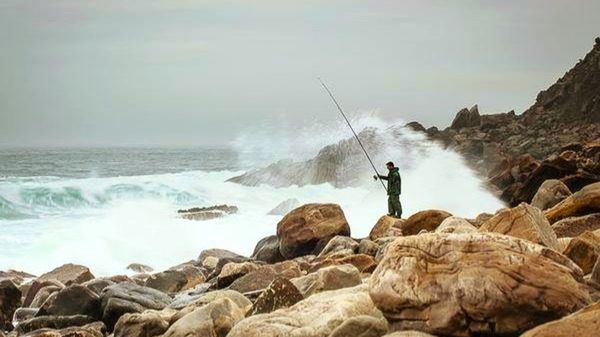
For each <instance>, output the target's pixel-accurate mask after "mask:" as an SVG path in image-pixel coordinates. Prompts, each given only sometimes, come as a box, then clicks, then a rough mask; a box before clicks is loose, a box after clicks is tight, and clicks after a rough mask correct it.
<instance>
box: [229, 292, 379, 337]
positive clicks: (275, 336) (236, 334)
mask: <svg viewBox="0 0 600 337" xmlns="http://www.w3.org/2000/svg"><path fill="white" fill-rule="evenodd" d="M364 316H368V317H371V318H373V319H374V320H373V321H372V323H370V324H358V325H357V326H358V327H360V329H356V330H352V329H349V330H346V331H347V334H346V335H345V337H359V336H366V335H365V334H364V333H365V331H368V330H371V329H379V328H380V327H381V326H386V325H387V324H386V322H385V318H384V317H383V315H382V314H381V312H380V311H379V310H378V309H377V308H376V307H375V306H374V305H373V302H372V301H371V299H370V298H369V295H368V292H367V288H366V286H365V285H359V286H356V287H352V288H344V289H339V290H333V291H327V292H323V293H319V294H315V295H313V296H311V297H309V298H307V299H305V300H302V301H300V302H298V303H296V304H295V305H293V306H291V307H289V308H284V309H279V310H276V311H273V312H271V313H268V314H260V315H255V316H251V317H248V318H246V319H244V320H243V321H241V322H239V323H238V324H237V325H236V326H234V327H233V329H231V331H230V332H229V335H227V337H280V336H299V337H300V336H310V337H329V336H330V335H331V334H332V333H333V331H334V330H335V329H336V328H338V327H339V326H340V325H342V324H343V323H344V322H347V321H349V320H351V319H353V318H356V317H364ZM382 334H383V333H382ZM337 336H340V335H339V334H338V335H337Z"/></svg>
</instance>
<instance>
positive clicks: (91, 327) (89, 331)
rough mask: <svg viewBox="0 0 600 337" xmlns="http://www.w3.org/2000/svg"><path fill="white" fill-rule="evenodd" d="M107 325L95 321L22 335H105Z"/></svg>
mask: <svg viewBox="0 0 600 337" xmlns="http://www.w3.org/2000/svg"><path fill="white" fill-rule="evenodd" d="M105 332H106V327H105V326H104V324H102V322H94V323H91V324H87V325H84V326H81V327H68V328H64V329H61V330H54V329H41V330H36V331H33V332H30V333H28V334H25V335H22V337H104V333H105Z"/></svg>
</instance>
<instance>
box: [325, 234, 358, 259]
mask: <svg viewBox="0 0 600 337" xmlns="http://www.w3.org/2000/svg"><path fill="white" fill-rule="evenodd" d="M357 249H358V242H356V241H355V240H354V239H353V238H351V237H349V236H341V235H338V236H335V237H333V238H332V239H331V240H329V242H328V243H327V245H326V246H325V248H323V250H322V251H321V253H320V254H319V256H326V255H330V254H336V253H340V252H345V253H349V254H353V253H354V252H355V251H356V250H357Z"/></svg>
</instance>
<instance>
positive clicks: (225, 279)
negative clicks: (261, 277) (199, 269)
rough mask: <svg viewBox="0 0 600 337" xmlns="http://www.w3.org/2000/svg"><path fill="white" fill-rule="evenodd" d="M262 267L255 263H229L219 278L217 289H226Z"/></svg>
mask: <svg viewBox="0 0 600 337" xmlns="http://www.w3.org/2000/svg"><path fill="white" fill-rule="evenodd" d="M259 267H260V266H259V265H258V264H256V263H253V262H241V263H235V262H229V263H228V264H226V265H225V266H224V267H223V268H222V269H221V273H220V274H219V276H218V277H217V287H218V288H225V287H227V286H229V285H230V284H231V283H232V282H233V281H235V280H237V279H238V278H240V277H242V276H244V275H246V274H248V273H249V272H251V271H254V270H256V269H258V268H259Z"/></svg>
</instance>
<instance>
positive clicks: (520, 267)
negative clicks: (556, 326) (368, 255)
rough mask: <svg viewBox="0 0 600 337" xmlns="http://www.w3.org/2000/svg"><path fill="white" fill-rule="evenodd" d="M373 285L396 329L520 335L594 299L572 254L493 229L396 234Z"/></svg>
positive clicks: (375, 297) (374, 296) (374, 295)
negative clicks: (495, 231)
mask: <svg viewBox="0 0 600 337" xmlns="http://www.w3.org/2000/svg"><path fill="white" fill-rule="evenodd" d="M369 286H370V294H371V298H372V299H373V302H374V303H375V305H376V306H377V307H378V308H379V309H380V310H381V311H382V312H383V313H384V315H385V316H386V318H387V319H388V321H389V322H390V324H391V325H392V326H393V330H410V329H414V330H419V331H424V332H427V333H432V334H440V335H448V336H471V335H491V334H498V335H515V334H518V333H520V332H523V331H525V330H527V329H529V328H531V327H534V326H536V325H538V324H541V323H545V322H547V321H549V320H552V319H557V318H560V317H562V316H564V315H567V314H569V313H572V312H574V311H576V310H578V309H580V308H582V307H584V306H585V305H587V304H589V303H590V301H591V298H590V295H589V294H588V291H587V286H586V285H585V284H584V281H583V273H582V272H581V269H579V267H577V265H575V264H574V263H573V262H572V261H570V260H569V259H567V258H566V257H565V256H563V255H561V254H559V253H557V252H555V251H553V250H551V249H548V248H546V247H543V246H540V245H536V244H534V243H531V242H529V241H526V240H522V239H519V238H515V237H511V236H506V235H501V234H496V233H464V234H442V233H429V234H423V235H418V236H409V237H399V238H397V239H396V240H395V241H394V243H392V244H391V245H390V246H388V248H387V250H386V254H385V257H384V258H383V260H382V261H381V263H380V264H379V266H378V267H377V269H376V270H375V271H374V272H373V275H372V276H371V279H370V282H369Z"/></svg>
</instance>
